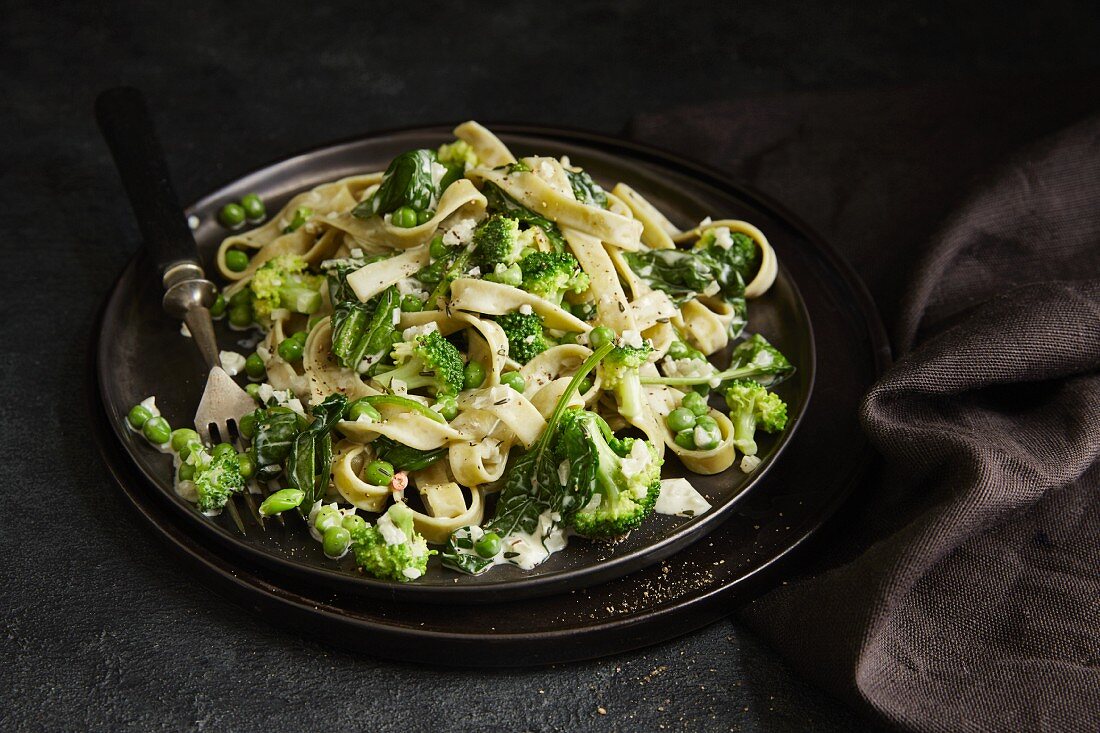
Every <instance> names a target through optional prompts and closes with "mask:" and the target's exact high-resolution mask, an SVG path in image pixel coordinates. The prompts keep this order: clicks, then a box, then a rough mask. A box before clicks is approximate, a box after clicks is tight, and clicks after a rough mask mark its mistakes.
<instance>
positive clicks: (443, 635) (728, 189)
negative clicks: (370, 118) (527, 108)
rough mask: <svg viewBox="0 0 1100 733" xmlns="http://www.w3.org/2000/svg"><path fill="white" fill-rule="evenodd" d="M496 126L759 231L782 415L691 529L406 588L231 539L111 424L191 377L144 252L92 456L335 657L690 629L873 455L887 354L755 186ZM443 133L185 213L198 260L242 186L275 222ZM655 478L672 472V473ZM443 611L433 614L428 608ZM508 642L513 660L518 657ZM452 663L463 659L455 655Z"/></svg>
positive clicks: (337, 154)
mask: <svg viewBox="0 0 1100 733" xmlns="http://www.w3.org/2000/svg"><path fill="white" fill-rule="evenodd" d="M493 129H494V130H495V131H498V132H499V133H501V136H502V138H503V139H504V140H505V142H506V143H508V144H509V145H510V146H511V147H512V149H513V150H515V151H516V152H518V153H520V154H526V153H534V152H539V153H547V154H554V155H560V154H566V155H569V156H570V157H571V158H572V159H573V160H574V161H575V162H576V163H578V164H580V165H583V166H584V167H585V168H586V169H588V170H589V171H591V172H592V173H593V174H594V175H595V176H596V177H597V179H599V180H601V181H603V182H605V183H613V182H615V181H620V180H621V181H624V182H627V183H628V184H630V185H631V186H633V187H634V188H636V189H637V190H639V191H640V192H642V193H643V194H645V195H646V196H647V197H649V198H650V199H651V200H652V201H654V203H656V204H657V205H658V206H659V207H660V208H661V209H662V210H663V211H665V212H668V213H669V214H670V218H672V219H673V221H674V222H676V223H677V224H679V225H681V226H689V225H691V224H693V223H694V222H697V221H699V220H700V219H701V218H702V217H704V216H707V215H710V216H713V217H715V218H719V217H721V218H743V219H746V220H748V221H751V222H753V223H754V224H756V225H757V226H759V227H760V228H761V229H762V230H763V231H764V232H765V233H767V234H768V237H769V240H770V241H771V243H772V245H773V247H774V248H775V250H776V253H777V255H778V257H779V261H780V263H781V268H780V274H779V278H778V280H777V283H776V286H775V287H774V288H773V289H772V290H771V291H770V292H769V293H768V294H767V295H766V296H765V297H763V298H760V299H758V300H755V301H753V302H752V304H751V306H750V330H751V331H759V332H762V333H764V334H765V335H767V336H768V338H769V339H771V340H772V341H773V342H774V343H775V344H776V345H777V346H778V347H779V348H780V349H781V350H783V351H784V352H785V353H787V354H788V356H790V357H791V359H792V361H794V362H795V364H796V365H797V366H798V367H799V371H798V373H797V375H796V377H795V378H793V379H791V380H789V381H788V382H786V383H785V384H784V385H783V386H782V387H781V392H782V394H783V396H784V398H785V399H787V400H788V402H789V404H790V405H791V408H792V416H793V417H794V420H792V425H791V426H790V427H789V428H788V430H787V431H786V432H785V433H784V434H783V435H782V436H780V437H779V438H778V439H776V440H769V441H767V442H765V443H764V444H763V445H762V455H763V456H764V463H763V464H762V465H761V467H760V468H759V469H758V470H757V471H756V472H755V473H754V474H752V475H751V476H745V475H743V474H741V473H740V472H739V471H738V470H736V469H732V470H730V471H727V472H725V473H723V474H720V475H718V476H714V477H699V476H692V477H691V479H692V482H693V484H694V485H695V486H696V487H698V488H699V489H700V491H702V493H703V494H704V495H706V496H707V497H708V499H710V501H711V502H712V504H714V509H713V510H712V511H711V512H709V513H708V514H706V515H704V516H703V517H699V518H696V519H692V520H687V519H681V518H675V517H655V518H654V519H653V520H651V521H650V522H649V523H648V525H647V526H646V527H644V528H643V530H642V531H635V532H634V533H632V534H631V536H630V537H629V539H628V540H627V541H625V542H622V543H619V544H617V545H615V546H612V547H608V546H605V545H600V544H598V543H589V542H580V541H575V542H573V543H571V544H570V546H569V547H568V548H567V549H566V550H564V551H562V552H561V553H558V554H557V555H555V556H553V557H552V558H551V560H550V561H548V562H547V563H545V564H544V565H542V566H540V567H539V568H537V569H536V570H535V571H533V572H529V573H523V572H520V571H518V570H517V569H514V568H508V567H505V568H499V569H497V570H495V571H494V572H492V573H489V574H488V575H486V576H480V577H476V578H474V577H468V576H459V575H455V574H453V573H451V572H450V571H444V570H442V569H439V568H435V569H431V570H430V572H429V574H428V575H427V576H425V578H423V579H421V580H419V581H417V582H415V583H408V584H401V585H397V584H392V583H386V582H381V581H376V580H374V579H370V578H364V577H363V576H361V575H359V574H356V573H352V572H349V568H350V564H349V563H347V562H345V564H344V565H343V566H342V567H341V566H337V565H336V564H334V563H332V562H331V561H328V560H325V559H324V558H323V555H322V554H321V553H320V549H319V546H318V545H317V543H315V542H313V541H312V540H309V539H308V538H306V537H305V531H304V528H303V527H302V526H300V524H299V523H297V522H293V521H292V522H288V524H289V525H290V526H288V527H287V528H286V529H281V528H278V527H276V528H275V529H274V530H272V531H269V532H268V533H266V534H264V533H260V532H259V531H255V532H250V533H249V535H248V536H246V537H241V536H240V535H239V533H237V531H236V529H235V528H234V527H233V525H232V524H231V523H230V522H229V520H228V518H227V517H224V516H223V517H222V518H221V519H219V520H218V521H210V520H209V519H207V518H204V517H202V516H201V515H199V514H198V513H197V512H196V511H195V510H194V509H193V508H192V507H191V506H190V505H189V504H188V503H187V502H184V501H182V500H181V499H179V498H178V497H176V496H175V494H174V492H173V491H172V489H171V483H170V462H169V460H168V458H167V457H166V456H163V455H161V454H159V453H157V452H155V451H153V450H151V449H150V447H149V446H148V445H147V444H145V443H144V441H142V440H141V439H140V438H138V437H136V436H135V435H134V434H132V433H130V432H129V431H128V430H127V429H126V428H125V426H124V424H123V422H122V416H123V415H124V414H125V412H126V410H127V409H128V408H129V406H130V405H132V404H134V403H135V402H136V401H138V400H140V399H141V398H143V397H145V396H147V395H149V394H156V395H157V397H158V405H160V406H161V409H162V411H164V413H165V415H166V416H167V417H168V419H169V421H170V422H171V423H172V424H173V425H177V426H178V425H186V424H188V422H189V420H190V416H191V415H192V414H193V412H194V409H195V406H196V405H197V402H198V398H199V396H200V394H201V391H202V380H203V377H204V374H203V369H202V366H201V362H200V360H199V357H198V354H197V351H196V350H195V349H194V346H193V345H192V344H191V343H189V342H188V341H187V340H186V339H183V338H180V337H179V336H178V332H177V328H178V327H177V326H176V325H175V324H173V323H172V321H170V320H169V319H168V317H167V316H165V315H164V314H163V313H162V311H161V310H160V307H159V297H160V291H159V285H158V283H157V282H156V278H155V276H153V275H152V274H151V273H149V272H148V271H147V270H148V268H147V267H145V266H144V263H143V262H142V261H141V260H140V258H139V259H138V260H136V261H135V262H133V263H131V264H130V266H129V267H128V268H127V269H126V271H125V272H124V273H123V275H122V277H121V278H120V280H119V282H118V284H117V285H116V288H115V290H114V292H113V293H112V294H111V296H110V297H109V299H108V302H107V304H106V306H105V309H104V313H103V319H102V328H101V332H100V339H99V342H98V344H97V346H96V350H95V354H94V358H95V360H96V369H95V373H96V375H97V378H98V387H99V390H98V391H99V402H98V404H97V406H96V411H97V413H98V416H97V419H98V420H99V421H100V423H101V427H102V428H103V429H102V430H100V431H98V433H99V434H100V435H101V440H100V442H101V445H102V447H103V452H104V456H105V458H106V459H107V462H108V464H109V466H110V467H111V469H112V471H113V473H114V474H115V476H116V478H118V480H119V483H120V485H121V486H122V487H123V489H124V490H125V492H126V494H127V495H128V496H129V497H130V498H131V499H132V500H133V501H134V503H135V504H136V505H137V506H138V508H139V510H140V511H141V512H142V514H143V515H144V516H145V517H146V518H148V519H149V520H150V521H151V522H152V523H153V524H154V525H155V526H156V527H157V528H158V529H159V530H160V532H161V533H162V534H163V536H164V537H165V538H166V539H168V540H170V541H171V542H172V544H173V545H174V546H175V547H176V548H177V549H178V550H180V551H182V552H183V554H184V556H185V557H187V558H189V560H190V561H192V563H193V564H195V566H196V567H198V568H200V569H201V570H202V571H203V572H202V574H203V575H204V577H205V578H206V579H207V580H208V581H211V582H213V583H214V584H215V585H216V586H217V587H219V588H220V589H222V590H223V591H224V592H227V593H228V594H230V595H231V596H233V597H235V598H237V599H238V600H241V601H244V602H245V603H246V604H247V605H249V606H251V607H256V608H260V609H263V610H265V611H267V612H269V613H268V615H269V616H271V615H273V614H275V615H274V616H273V619H274V618H277V619H279V620H281V621H283V622H285V623H288V624H291V625H294V626H298V627H301V628H308V629H313V630H314V631H315V632H317V631H319V630H321V629H324V630H325V632H326V633H325V636H328V637H330V638H333V639H340V640H341V643H343V644H345V645H346V644H352V645H354V646H356V647H359V648H365V649H369V650H372V651H375V652H377V653H386V652H387V650H389V649H391V648H392V649H394V650H395V651H396V650H398V649H400V650H401V653H402V656H404V657H405V658H408V656H409V653H410V652H409V642H410V640H412V639H418V640H421V641H423V642H428V643H427V644H426V645H417V646H418V648H419V649H422V652H417V653H415V655H416V656H420V657H422V658H425V659H432V660H433V661H447V660H448V659H449V660H450V661H453V662H455V663H466V664H507V663H532V662H548V661H559V660H566V659H574V658H582V657H588V656H595V655H598V654H604V653H610V652H613V651H618V650H621V649H626V648H631V647H636V646H641V645H643V644H646V643H651V642H653V641H656V640H658V639H663V638H668V637H670V636H673V635H676V634H678V633H682V632H684V631H687V630H689V629H691V628H695V627H696V626H698V625H700V624H702V623H704V622H706V621H708V620H711V619H712V618H714V617H715V615H716V614H717V613H721V612H722V608H724V602H725V601H728V600H729V599H730V598H731V597H732V595H734V593H735V592H742V591H744V590H745V589H746V588H748V587H749V586H751V585H753V584H754V582H756V581H759V580H760V579H761V578H762V573H761V571H762V570H764V569H765V568H769V567H772V566H774V564H775V562H776V561H777V560H778V559H779V558H781V557H783V556H784V555H786V554H787V553H788V552H789V551H790V550H791V549H792V548H793V547H794V546H796V545H797V544H799V543H800V542H801V541H802V540H803V539H805V538H806V537H807V536H808V535H809V534H810V533H812V532H813V531H814V530H815V529H816V528H817V527H818V526H820V524H821V523H822V522H823V521H824V519H825V518H827V517H828V515H829V514H830V513H831V512H832V511H833V509H835V507H836V506H837V505H838V504H839V502H840V500H841V499H842V498H843V497H844V496H845V495H846V494H847V492H848V490H849V488H850V486H851V484H852V482H853V481H854V479H855V477H856V476H857V475H858V474H859V473H860V471H861V470H862V468H863V467H864V465H865V464H866V462H867V459H868V456H869V449H868V447H867V445H866V441H865V439H864V438H863V436H862V434H861V432H860V429H859V424H858V420H857V418H856V411H857V407H858V403H859V399H860V397H861V396H862V394H863V392H864V391H865V389H866V387H867V386H868V385H869V384H870V383H871V381H873V379H874V377H875V376H876V375H877V374H878V373H879V372H880V371H881V369H882V368H883V366H884V365H885V364H886V363H887V361H888V358H889V357H888V347H887V344H886V340H885V337H884V335H883V333H882V328H881V324H880V323H879V321H878V317H877V315H876V313H875V311H874V308H873V305H872V304H871V302H870V300H869V299H868V298H867V296H866V294H865V292H864V290H863V289H862V286H861V285H860V284H859V282H858V280H856V278H855V277H854V276H853V275H852V274H851V272H850V270H849V269H848V268H847V266H846V265H845V264H844V263H843V262H842V261H841V260H840V259H839V258H838V257H837V256H836V255H835V254H834V253H833V252H832V251H831V250H830V249H829V248H828V247H827V246H826V245H824V243H823V242H822V241H821V240H820V239H819V238H818V237H816V236H814V235H813V234H812V233H811V232H809V231H808V229H807V228H806V227H805V226H804V225H802V224H801V223H799V222H798V221H797V220H796V219H795V218H794V217H792V216H791V215H790V214H788V213H786V212H784V211H783V210H782V209H781V208H780V207H779V206H777V205H776V204H774V203H772V202H770V201H767V200H766V199H765V198H763V197H762V196H760V195H759V194H756V193H754V192H750V191H748V190H746V189H744V188H742V187H740V186H737V185H734V184H732V183H730V182H728V181H726V180H724V179H722V178H721V177H720V176H718V175H716V174H715V173H714V172H712V171H709V170H706V169H704V168H702V167H699V166H696V165H693V164H691V163H688V162H685V161H682V160H677V159H675V158H673V157H671V156H669V155H667V154H663V153H659V152H657V151H654V150H652V149H649V148H644V147H641V146H637V145H634V144H629V143H625V142H622V141H618V140H613V139H610V138H605V137H601V136H597V135H592V134H588V133H579V132H572V131H563V130H556V129H547V128H536V127H531V126H516V125H496V126H494V128H493ZM447 135H448V128H443V127H439V128H420V129H415V130H404V131H399V132H390V133H384V134H378V135H373V136H369V137H366V138H362V139H357V140H353V141H349V142H345V143H340V144H336V145H332V146H327V147H324V148H320V149H317V150H314V151H312V152H308V153H304V154H301V155H298V156H295V157H293V158H290V159H288V160H285V161H282V162H279V163H275V164H273V165H270V166H267V167H264V168H262V169H260V170H259V171H257V172H255V173H252V174H250V175H248V176H245V177H244V178H241V179H239V180H237V181H235V182H234V183H232V184H230V185H228V186H226V187H224V188H222V189H220V190H219V191H216V192H215V193H213V194H211V195H209V196H207V197H205V198H204V199H202V200H201V201H199V202H198V203H197V204H195V206H193V207H192V208H191V209H190V212H191V213H194V214H196V215H198V216H199V217H200V219H201V222H202V223H201V225H200V227H199V228H198V230H197V231H196V237H197V239H198V241H199V243H200V248H201V249H202V251H203V253H204V255H205V256H207V257H209V256H210V255H211V254H212V252H213V250H214V248H215V247H216V244H217V242H218V241H219V240H220V238H221V237H222V236H224V231H223V230H220V228H219V227H218V225H217V224H216V223H215V222H214V214H215V212H216V211H217V209H218V207H220V205H221V204H223V203H224V202H226V201H228V200H233V199H236V198H239V197H240V196H241V195H243V194H244V193H247V192H251V191H256V192H259V193H260V194H261V196H263V198H264V199H265V201H266V202H268V205H269V209H270V210H272V211H274V210H276V208H277V207H278V206H281V204H282V203H283V202H285V200H286V199H288V198H289V197H290V196H291V195H293V194H294V193H297V192H298V191H300V190H302V189H304V188H307V187H309V186H312V185H315V184H317V183H319V182H322V181H326V180H332V179H334V178H338V177H340V176H344V175H349V174H352V173H356V172H361V171H364V170H374V169H378V168H380V167H383V166H384V165H385V163H386V162H387V161H388V160H389V159H390V158H392V157H393V155H394V154H396V153H398V152H400V151H402V150H407V149H410V148H414V147H428V146H431V147H434V146H435V145H437V144H438V143H439V142H440V141H442V140H444V139H446V137H447ZM796 282H797V283H798V287H796V286H795V283H796ZM241 337H242V335H241V334H236V333H231V332H223V333H222V334H221V338H222V347H223V348H231V349H233V350H237V351H245V349H244V348H243V347H241V346H240V345H239V344H237V343H236V342H237V341H238V340H239V339H240V338H241ZM815 380H816V383H817V389H816V390H815V389H814V384H815ZM811 390H812V391H813V400H812V401H811V400H810V399H809V397H810V393H811ZM108 426H109V427H108ZM796 427H797V428H798V429H797V433H796V431H795V428H796ZM110 433H113V437H112V436H111V435H110ZM781 452H782V453H783V457H782V460H777V459H778V457H779V454H780V453H781ZM670 468H672V471H671V473H672V474H676V473H677V468H679V467H678V466H670ZM681 470H682V469H681ZM296 524H297V525H298V526H294V525H296ZM708 533H709V536H707V537H706V539H705V540H703V541H699V540H700V538H702V537H704V536H705V535H708ZM669 558H671V559H669ZM662 560H667V561H666V562H660V563H659V561H662ZM627 574H629V575H627ZM624 575H627V577H622V576H624ZM599 583H603V585H599V586H598V587H593V586H596V584H599ZM550 594H554V595H552V596H551V597H544V598H541V599H539V600H525V599H529V598H531V597H532V596H536V595H540V596H546V595H550ZM383 599H385V602H384V603H380V601H382V600H383ZM425 601H427V602H430V603H425ZM438 602H442V603H446V604H448V605H446V606H436V605H432V604H433V603H438ZM484 602H492V603H493V604H494V606H493V610H492V611H491V612H488V611H489V609H486V608H484V607H480V608H479V607H477V606H465V605H454V604H456V603H457V604H465V603H484ZM487 612H488V613H487ZM352 630H358V631H360V632H369V633H359V634H355V633H350V634H349V631H352ZM593 638H595V639H598V641H595V640H593ZM584 639H588V641H584ZM433 642H438V643H440V644H442V646H439V647H433ZM512 642H516V643H519V644H521V646H518V647H517V646H514V645H513V644H512ZM444 648H445V649H446V651H445V649H444ZM433 649H435V651H434V652H433ZM517 650H523V653H522V654H521V655H520V656H519V657H516V653H517ZM436 652H441V653H442V652H445V653H446V654H447V657H446V658H440V657H438V656H436ZM462 652H468V654H465V653H464V654H462V656H461V657H451V656H450V655H451V654H459V653H462Z"/></svg>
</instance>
